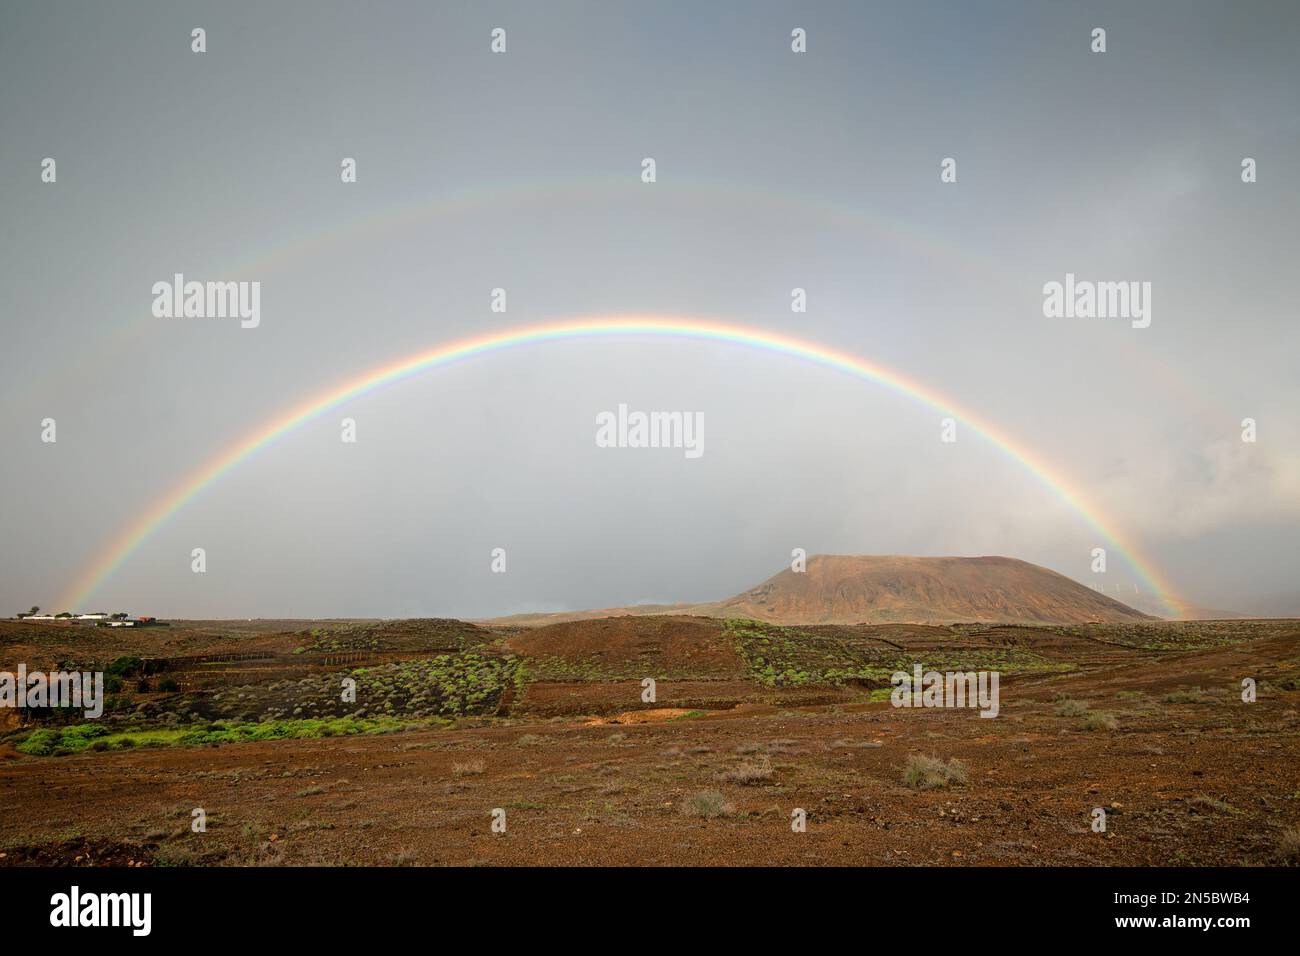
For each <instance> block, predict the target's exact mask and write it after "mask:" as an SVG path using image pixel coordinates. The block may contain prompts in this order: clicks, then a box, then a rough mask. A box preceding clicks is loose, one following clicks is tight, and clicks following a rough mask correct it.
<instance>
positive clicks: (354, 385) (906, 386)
mask: <svg viewBox="0 0 1300 956" xmlns="http://www.w3.org/2000/svg"><path fill="white" fill-rule="evenodd" d="M625 335H626V336H635V335H651V336H666V337H673V338H684V339H696V340H705V341H713V342H725V343H732V344H736V345H745V346H750V347H753V348H759V349H765V350H767V351H771V352H776V353H780V354H782V355H789V356H792V357H794V358H799V359H804V360H806V361H809V362H812V363H815V364H817V365H821V366H824V367H827V368H832V369H837V370H839V371H841V372H846V373H848V374H850V375H854V376H857V377H859V378H864V379H867V380H868V381H872V382H876V383H877V384H880V385H883V386H885V387H886V388H889V389H892V390H893V391H895V392H898V393H900V394H902V395H906V396H909V397H911V398H913V399H915V400H917V401H920V402H923V403H925V404H926V405H929V406H931V407H932V408H935V409H937V410H939V411H940V412H943V413H944V414H946V415H949V414H950V415H953V416H954V417H957V418H959V419H961V421H962V423H963V424H964V426H965V427H966V428H969V429H973V430H974V431H976V432H978V433H979V434H980V435H982V436H983V437H984V438H985V439H987V440H988V441H990V442H992V443H993V444H994V445H995V446H997V447H998V448H999V449H1001V450H1002V451H1003V452H1004V453H1005V454H1007V455H1008V456H1009V457H1010V458H1012V459H1013V460H1015V461H1017V462H1019V463H1020V464H1021V465H1022V466H1023V467H1024V468H1026V469H1027V470H1028V471H1029V472H1030V473H1031V474H1033V475H1034V476H1036V477H1037V478H1038V479H1039V480H1040V481H1041V482H1042V483H1043V484H1044V485H1046V486H1047V487H1048V488H1049V489H1051V490H1052V491H1053V492H1054V493H1055V494H1056V495H1057V497H1059V498H1060V499H1061V501H1063V502H1064V503H1065V504H1066V505H1068V506H1069V507H1070V508H1072V509H1073V510H1074V511H1076V512H1077V513H1078V514H1079V515H1080V516H1081V517H1082V518H1083V519H1084V520H1086V521H1087V522H1088V523H1089V524H1090V525H1091V526H1092V527H1093V528H1094V529H1096V531H1097V532H1098V533H1099V534H1101V535H1102V536H1103V537H1104V538H1105V539H1106V540H1107V541H1109V542H1110V544H1111V545H1112V546H1113V547H1114V548H1115V549H1117V550H1118V551H1119V552H1120V554H1121V556H1122V557H1123V558H1124V560H1125V561H1127V562H1128V564H1129V565H1130V566H1131V567H1132V568H1133V570H1134V571H1135V572H1136V573H1137V574H1138V575H1139V577H1140V578H1141V579H1142V580H1143V582H1144V583H1145V584H1146V586H1147V587H1148V588H1149V589H1150V590H1151V591H1152V592H1154V593H1155V594H1156V595H1157V596H1158V597H1159V598H1160V600H1161V601H1162V602H1163V603H1164V604H1165V606H1166V607H1167V608H1168V609H1169V611H1170V613H1171V615H1173V616H1177V612H1176V610H1175V608H1174V605H1173V604H1172V603H1171V602H1170V598H1169V595H1170V594H1171V593H1172V592H1171V590H1170V588H1169V587H1168V585H1167V584H1166V583H1165V582H1164V580H1163V579H1162V577H1161V576H1160V575H1159V574H1158V573H1157V572H1156V570H1155V569H1154V568H1153V567H1152V566H1151V564H1150V563H1149V562H1148V561H1146V560H1144V559H1143V558H1141V557H1140V556H1139V553H1138V551H1137V549H1136V548H1135V547H1134V546H1133V545H1132V544H1131V543H1129V542H1128V541H1127V540H1126V539H1125V538H1124V537H1122V536H1121V535H1120V534H1119V533H1118V532H1117V531H1116V530H1114V527H1113V525H1112V524H1111V523H1110V522H1108V521H1104V520H1103V519H1102V517H1101V515H1100V514H1099V512H1098V511H1097V509H1096V508H1095V507H1094V506H1093V505H1091V504H1090V503H1088V502H1087V501H1086V500H1085V498H1084V496H1083V494H1082V493H1081V492H1079V491H1078V490H1077V489H1076V488H1073V487H1071V485H1070V484H1069V483H1068V482H1067V481H1066V480H1065V479H1064V478H1063V477H1062V476H1061V475H1060V474H1059V473H1057V472H1055V471H1053V470H1052V469H1051V468H1049V467H1048V466H1047V465H1046V464H1044V463H1043V462H1042V461H1041V460H1039V459H1038V458H1036V457H1035V456H1033V455H1032V454H1030V452H1028V451H1027V450H1025V449H1024V448H1023V447H1022V446H1020V445H1018V444H1017V443H1016V442H1014V441H1013V440H1012V439H1011V438H1009V437H1008V436H1006V435H1005V434H1003V433H1002V432H1000V431H999V430H997V429H995V428H994V427H993V426H992V425H990V424H988V423H987V422H985V421H982V420H981V419H980V418H979V417H978V416H976V415H973V414H971V413H970V412H968V411H965V410H964V409H962V408H960V407H959V406H957V405H956V404H954V403H953V402H951V401H949V400H948V399H947V398H946V397H945V396H943V395H941V394H939V393H938V392H936V391H934V390H933V389H930V388H927V387H926V386H924V385H921V384H920V383H918V382H916V381H913V380H912V379H909V378H908V377H906V376H905V375H902V374H901V373H898V372H894V371H892V370H890V369H887V368H885V367H883V366H881V365H877V364H875V363H873V362H870V361H868V360H867V359H864V358H860V357H858V356H855V355H852V354H850V353H847V352H842V351H838V350H835V349H831V348H827V347H825V346H821V345H818V344H816V343H813V342H809V341H807V340H804V339H797V338H794V337H792V336H787V335H780V334H777V333H774V332H768V331H765V330H761V329H755V328H749V327H746V326H743V325H736V324H733V323H727V322H720V321H713V320H704V321H699V320H687V319H684V318H681V317H672V316H642V315H621V316H605V317H599V318H585V319H570V320H561V321H554V322H544V323H541V324H538V325H530V326H526V327H524V328H516V329H510V330H505V331H500V332H492V333H489V334H486V335H481V336H477V337H475V338H468V339H461V340H459V341H456V342H451V343H449V344H445V345H438V346H435V347H434V348H432V349H429V350H428V351H425V352H420V353H417V354H416V355H413V356H410V357H408V358H403V359H400V360H399V361H397V362H393V363H391V364H389V365H384V366H382V367H380V368H377V369H373V370H371V371H369V372H366V373H364V374H363V375H361V376H359V377H358V378H354V379H350V380H349V381H347V382H344V383H343V384H342V385H337V386H335V387H333V388H331V389H329V390H328V391H325V392H323V393H321V394H319V395H317V396H315V397H314V398H311V399H308V400H307V401H305V402H303V403H302V404H300V405H297V406H295V407H293V408H291V409H290V410H289V411H288V412H286V413H285V414H283V415H280V416H279V417H277V418H275V419H273V420H272V421H270V422H268V423H267V424H265V425H263V426H261V427H260V428H258V429H256V430H255V431H253V432H252V433H251V434H249V435H247V436H246V437H244V438H242V439H240V440H238V441H237V442H235V444H234V445H232V446H231V447H229V448H227V449H226V450H224V451H222V452H221V453H219V454H218V455H216V456H215V457H214V458H212V459H211V460H209V461H207V462H206V463H204V464H203V465H201V466H200V467H199V469H198V470H197V471H195V472H194V473H193V474H191V475H190V476H189V477H187V478H186V479H185V480H184V481H182V482H181V483H180V484H178V485H177V486H176V487H175V488H173V489H172V490H171V491H170V492H169V493H168V494H167V495H166V496H165V497H164V498H162V499H161V500H160V501H159V502H158V503H156V504H155V505H154V506H153V507H151V508H149V509H148V510H147V511H145V512H144V513H143V514H142V515H140V517H139V518H138V519H137V520H136V521H135V522H134V523H133V524H131V525H129V526H128V527H127V528H126V529H125V530H124V531H123V532H122V533H121V534H120V535H119V536H118V537H117V538H116V539H115V540H114V541H113V542H112V543H111V544H110V545H109V547H108V548H107V549H106V550H105V551H104V552H103V554H102V555H101V556H100V557H99V558H98V559H97V560H96V561H95V562H94V564H92V565H91V566H90V567H89V568H88V569H87V570H86V571H85V572H84V573H83V574H82V575H81V577H80V578H79V579H78V580H77V581H76V582H75V584H74V586H73V587H72V589H71V591H70V593H69V595H68V597H67V599H66V600H64V601H62V602H60V606H61V607H70V608H76V607H83V606H86V605H87V603H88V601H89V598H90V597H91V596H93V595H94V594H95V593H96V592H97V591H98V590H99V589H100V588H101V587H102V586H103V585H104V583H105V582H106V581H107V580H108V578H109V577H110V576H111V575H112V574H113V572H114V571H115V570H116V569H117V568H118V567H119V566H120V565H121V564H122V563H123V562H124V561H125V560H126V559H127V558H128V557H130V556H131V554H132V553H133V552H134V551H135V549H136V548H138V547H139V546H140V544H141V543H142V542H143V541H144V540H145V539H146V538H148V537H149V535H150V534H152V533H153V532H154V531H155V530H156V529H157V528H158V527H159V526H160V525H161V524H162V523H163V522H165V521H166V520H167V519H168V518H170V517H171V516H172V515H174V514H176V513H177V512H178V511H180V510H181V509H182V508H184V507H185V506H186V505H187V504H188V503H189V502H190V501H192V500H194V498H196V497H197V496H198V495H199V494H201V493H202V492H203V491H204V489H206V488H208V487H209V486H210V485H212V484H213V483H215V482H216V481H218V480H219V479H220V478H221V477H222V476H223V475H225V474H227V473H228V472H230V471H232V470H233V469H235V468H237V467H238V466H239V465H240V464H241V463H242V462H244V461H246V460H248V459H249V458H251V457H252V456H253V455H255V454H256V453H257V452H258V451H260V450H261V449H263V448H265V447H266V446H267V445H269V444H271V443H272V442H274V441H275V440H276V439H277V438H279V437H280V436H282V435H285V434H287V433H288V432H291V431H293V430H294V429H296V428H298V427H300V426H302V425H304V424H306V423H307V422H309V421H311V420H312V419H314V418H317V417H318V416H320V415H322V414H324V413H325V412H327V411H329V410H330V409H332V408H337V407H338V406H340V405H342V404H343V403H344V402H348V401H351V400H352V399H356V398H359V397H361V396H363V395H366V394H367V393H369V392H373V391H375V390H376V389H379V388H383V387H384V386H386V385H391V384H393V383H395V382H400V381H402V380H403V379H406V378H409V377H411V376H413V375H417V374H419V373H421V372H425V371H428V370H429V369H433V368H438V367H440V366H443V365H447V364H449V363H452V362H456V361H459V360H461V359H467V358H472V357H474V356H477V355H486V354H488V353H491V352H497V351H501V350H503V349H506V348H510V347H513V346H518V345H531V344H535V343H539V342H553V341H563V340H568V339H581V338H591V337H603V336H625Z"/></svg>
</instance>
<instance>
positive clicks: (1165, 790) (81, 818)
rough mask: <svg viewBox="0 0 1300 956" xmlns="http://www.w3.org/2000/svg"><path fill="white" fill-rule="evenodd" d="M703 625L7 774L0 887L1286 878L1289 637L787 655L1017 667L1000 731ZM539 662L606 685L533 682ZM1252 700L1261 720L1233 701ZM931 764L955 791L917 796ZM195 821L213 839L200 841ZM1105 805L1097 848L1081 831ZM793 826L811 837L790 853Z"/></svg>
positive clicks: (1045, 640)
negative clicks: (911, 770)
mask: <svg viewBox="0 0 1300 956" xmlns="http://www.w3.org/2000/svg"><path fill="white" fill-rule="evenodd" d="M594 625H598V626H594ZM429 627H430V626H428V625H421V626H420V627H419V628H416V632H418V634H426V632H429ZM445 627H446V626H445V625H439V627H438V628H435V629H434V630H436V631H437V632H438V634H437V639H438V640H439V641H441V640H443V639H444V636H445V634H444V632H445ZM717 627H718V624H717V622H713V621H697V620H693V619H690V618H665V619H661V620H655V619H636V618H627V619H619V620H618V621H616V622H612V623H610V622H588V623H586V624H584V625H583V626H581V627H561V626H557V627H554V628H544V629H539V630H537V631H534V632H530V633H528V634H526V635H517V636H513V637H507V638H506V642H507V643H508V644H510V645H511V648H510V653H512V654H515V655H516V656H517V657H519V658H520V659H522V660H524V661H525V665H526V668H527V672H528V674H529V675H530V676H529V678H528V682H527V685H526V687H525V688H524V692H523V693H522V700H520V701H519V703H518V706H516V707H515V708H514V709H512V710H511V711H510V712H509V714H508V715H507V716H502V717H474V718H462V719H459V720H457V721H455V722H454V724H453V725H450V726H447V727H443V728H430V729H419V730H409V731H405V732H398V733H391V734H381V735H359V736H336V737H328V738H326V737H322V738H317V739H299V740H270V741H259V742H249V743H234V744H228V745H222V746H172V747H137V748H134V749H128V750H109V751H104V752H93V751H85V752H82V753H77V754H72V755H67V756H49V757H36V756H26V755H22V756H18V757H16V758H15V759H9V760H3V761H0V806H3V807H4V808H5V812H4V813H3V814H0V854H3V856H0V865H23V864H33V863H35V864H52V863H57V864H61V865H62V864H68V865H99V864H102V863H112V864H116V865H130V864H132V863H134V864H135V865H140V864H141V863H144V864H147V865H168V864H170V865H175V864H217V865H244V864H273V865H274V864H305V865H315V864H323V865H333V864H358V863H360V864H394V863H395V864H422V865H447V864H520V865H553V864H569V865H583V864H588V865H590V864H650V865H658V864H714V865H718V864H722V865H735V864H774V865H828V864H842V865H844V864H847V865H859V864H871V865H919V864H923V865H951V866H970V865H974V866H979V865H992V864H1015V865H1029V866H1033V865H1044V864H1064V865H1089V866H1091V865H1106V866H1116V865H1151V866H1160V865H1174V864H1185V865H1198V864H1201V865H1228V864H1244V865H1253V864H1262V865H1278V864H1288V863H1290V864H1294V863H1296V862H1300V789H1298V787H1300V778H1298V777H1297V772H1296V767H1297V766H1298V765H1300V711H1298V709H1297V708H1300V683H1298V678H1300V623H1297V622H1294V621H1272V622H1254V621H1252V622H1196V623H1192V624H1185V623H1165V622H1160V623H1150V622H1143V623H1135V624H1108V625H1092V626H1085V627H1051V628H1035V627H1028V626H1014V627H1013V626H1002V627H991V628H989V627H984V628H981V627H967V628H931V627H919V626H907V627H854V628H848V627H833V626H829V625H827V626H820V627H813V628H808V629H806V630H804V631H800V632H792V633H786V634H785V635H784V639H786V640H788V641H790V642H794V643H798V642H805V643H806V646H807V648H808V653H809V654H810V655H814V654H815V655H825V654H828V653H831V652H832V651H833V650H834V648H835V647H840V648H841V649H842V650H843V652H844V653H845V654H847V655H852V654H854V653H858V652H859V651H860V650H861V648H862V647H864V646H867V645H868V644H869V645H870V646H872V647H875V646H880V647H885V648H893V649H897V650H899V651H901V652H902V653H903V654H904V655H906V656H908V657H911V656H915V657H916V658H917V659H925V660H935V659H939V658H936V657H935V656H934V655H935V654H936V653H938V652H940V651H941V652H942V654H943V655H947V656H948V657H949V658H952V659H963V660H969V661H971V662H975V663H974V664H973V665H972V666H978V664H979V662H981V661H989V660H997V659H1002V660H1005V661H1008V662H1010V663H1016V662H1017V661H1018V662H1019V664H1018V666H1019V667H1020V670H1018V671H1016V672H1015V673H1007V674H1004V677H1003V681H1002V685H1001V710H1000V713H999V715H998V716H997V717H996V718H993V719H984V718H981V717H979V716H978V714H977V713H975V712H974V711H972V710H966V709H909V710H903V709H896V708H894V707H892V706H891V705H890V703H889V701H887V700H881V699H872V694H871V692H870V690H869V689H868V688H863V687H854V686H837V687H830V686H827V687H811V686H801V687H765V686H760V685H759V684H756V683H754V681H753V680H746V679H744V678H741V677H732V676H727V671H728V669H729V668H731V667H733V666H735V665H734V663H733V662H732V661H731V660H730V659H729V658H728V657H727V649H726V647H724V646H723V645H722V643H720V638H719V635H718V631H717ZM304 628H305V629H307V630H308V631H310V630H313V629H314V628H311V626H310V624H308V623H307V622H298V623H297V624H295V626H294V630H295V632H301V631H302V630H304ZM368 633H369V632H367V631H365V630H364V629H361V630H359V631H358V633H357V634H356V635H352V637H355V640H356V641H361V642H367V641H370V640H372V637H370V636H367V634H368ZM352 637H349V636H348V635H346V634H343V635H336V636H335V637H329V636H323V637H321V638H320V639H321V640H324V641H326V642H340V643H342V644H348V643H355V641H353V640H352ZM240 639H242V638H240ZM399 639H400V640H401V641H403V642H405V641H409V640H415V639H416V638H415V637H414V636H400V637H399ZM419 639H420V640H426V639H427V640H433V635H432V633H431V632H430V636H428V637H420V638H419ZM774 640H775V638H774ZM819 642H820V643H819ZM803 646H804V644H798V647H795V650H798V649H799V648H801V647H803ZM379 650H381V651H382V650H383V647H382V642H381V647H380V648H379ZM652 651H653V655H654V656H653V657H650V656H645V655H649V654H651V652H652ZM108 653H111V652H108ZM476 653H477V652H476ZM1027 653H1033V654H1034V655H1036V656H1037V658H1038V659H1040V660H1041V662H1040V663H1038V664H1033V665H1032V666H1031V665H1030V664H1027V663H1026V661H1025V660H1023V659H1021V658H1018V657H1016V655H1023V654H1027ZM602 654H603V655H604V656H603V657H602V656H599V655H602ZM961 655H966V657H964V658H962V657H961ZM1008 655H1010V656H1008ZM300 656H301V655H300ZM593 660H597V661H599V662H600V666H599V667H597V666H596V665H595V664H593V663H592V661H593ZM809 661H810V662H815V661H814V657H812V656H810V657H809ZM548 662H551V663H548ZM554 662H558V663H554ZM670 663H671V664H672V665H673V666H679V667H681V668H682V669H683V670H692V671H695V673H694V675H691V674H686V673H684V674H682V675H681V676H678V677H665V678H663V679H662V680H660V681H659V697H658V700H657V702H655V703H654V704H641V703H640V702H639V700H638V696H639V693H640V688H639V683H638V681H637V680H635V677H633V679H623V678H614V677H611V676H609V675H610V674H612V673H617V672H622V671H627V672H629V673H630V674H632V675H637V674H639V673H640V672H641V670H642V669H643V668H644V667H645V666H651V667H653V671H652V672H653V673H657V674H664V673H667V672H668V671H669V670H670V667H669V664H670ZM552 664H553V665H554V666H556V667H562V666H567V667H569V669H570V671H574V670H575V669H576V671H577V673H579V674H581V672H582V670H583V669H585V668H587V667H593V668H596V669H603V670H605V671H607V672H609V673H606V674H595V675H594V676H592V677H591V678H589V679H588V678H582V677H581V676H577V677H575V676H572V674H571V675H570V676H568V677H566V678H565V679H563V680H548V679H545V674H546V670H547V668H548V667H549V666H552ZM1245 677H1251V678H1253V679H1255V680H1256V681H1257V682H1258V688H1259V699H1258V701H1257V702H1254V703H1246V702H1243V701H1242V699H1241V682H1242V680H1243V678H1245ZM241 679H242V678H241ZM282 683H283V682H282ZM290 683H292V682H290ZM924 757H933V758H935V759H936V760H939V761H943V762H945V764H946V765H948V766H949V767H954V766H959V768H960V770H962V771H963V772H962V773H960V774H958V777H957V778H954V779H952V780H950V781H948V783H947V784H946V785H942V786H933V787H929V788H918V787H917V786H913V785H910V784H909V782H908V779H907V775H906V769H907V767H908V765H909V763H911V762H914V761H916V760H917V759H918V758H924ZM952 761H957V762H958V764H957V765H954V764H952V763H951V762H952ZM712 794H716V797H715V796H712ZM196 807H202V808H203V809H204V811H205V813H206V815H207V822H208V829H207V832H206V833H201V834H197V833H193V832H192V831H191V829H190V820H191V814H192V811H193V809H194V808H196ZM1098 807H1100V808H1103V809H1104V810H1105V811H1106V813H1107V829H1106V831H1105V832H1104V833H1098V832H1094V831H1093V830H1092V829H1091V828H1090V826H1089V824H1090V822H1091V819H1092V814H1093V811H1094V809H1095V808H1098ZM701 808H704V809H705V810H707V811H708V812H709V813H712V812H713V810H716V811H717V813H718V814H719V815H701ZM796 808H797V809H802V810H804V811H805V812H806V814H807V832H804V833H796V832H792V830H791V827H790V817H791V813H792V812H793V811H794V810H795V809H796ZM494 809H500V810H503V811H504V812H505V814H506V820H507V829H506V832H504V833H494V832H493V831H492V828H491V820H492V817H491V814H492V811H493V810H494ZM78 857H80V859H77V858H78Z"/></svg>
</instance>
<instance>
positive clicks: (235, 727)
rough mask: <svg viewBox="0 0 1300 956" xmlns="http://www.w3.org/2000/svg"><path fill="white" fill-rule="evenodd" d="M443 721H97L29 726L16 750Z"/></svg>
mask: <svg viewBox="0 0 1300 956" xmlns="http://www.w3.org/2000/svg"><path fill="white" fill-rule="evenodd" d="M445 723H446V722H445V721H430V720H424V721H411V720H398V719H395V718H391V717H373V718H356V717H339V718H334V719H328V720H315V719H311V720H265V721H260V722H257V723H247V724H223V723H220V722H217V723H213V724H210V725H199V726H192V727H157V728H150V727H132V728H127V729H121V730H110V729H109V728H107V727H105V726H103V725H101V724H77V725H74V726H71V727H64V728H61V729H59V730H34V731H32V732H31V733H30V734H28V735H27V737H26V738H25V739H24V740H23V741H22V742H21V743H19V744H18V745H17V749H18V750H19V751H20V752H22V753H25V754H30V755H32V756H36V757H49V756H62V755H65V754H74V753H81V752H82V751H85V750H93V751H96V752H100V751H106V750H128V749H130V748H132V747H171V746H180V747H194V746H204V745H208V744H233V743H242V742H246V741H253V740H290V739H302V738H314V737H344V736H351V735H354V734H387V733H393V732H395V731H399V730H408V729H417V728H424V727H429V726H431V725H434V724H445Z"/></svg>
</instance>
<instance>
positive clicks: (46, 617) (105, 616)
mask: <svg viewBox="0 0 1300 956" xmlns="http://www.w3.org/2000/svg"><path fill="white" fill-rule="evenodd" d="M18 620H20V621H35V622H36V623H38V624H85V625H89V626H91V627H153V626H157V625H158V624H159V623H160V622H159V621H158V619H157V618H154V617H149V616H147V615H144V614H142V615H140V616H139V617H131V616H130V615H129V614H127V613H126V612H125V611H119V612H117V613H116V614H109V613H108V612H107V611H92V612H91V613H90V614H73V613H72V612H71V611H62V612H60V613H59V614H39V613H35V612H33V613H31V614H19V615H18Z"/></svg>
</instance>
